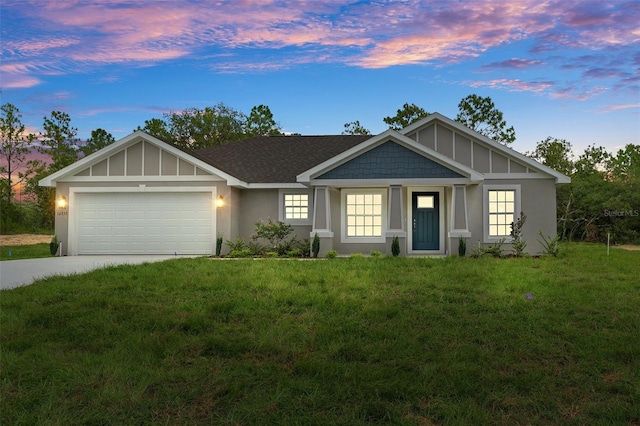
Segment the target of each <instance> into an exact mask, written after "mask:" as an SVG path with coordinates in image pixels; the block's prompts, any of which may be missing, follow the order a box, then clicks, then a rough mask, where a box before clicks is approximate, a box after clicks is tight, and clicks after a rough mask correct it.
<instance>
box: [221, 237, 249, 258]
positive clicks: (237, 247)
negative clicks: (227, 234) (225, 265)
mask: <svg viewBox="0 0 640 426" xmlns="http://www.w3.org/2000/svg"><path fill="white" fill-rule="evenodd" d="M225 244H226V245H227V246H228V247H229V251H230V252H233V251H242V250H244V249H246V248H247V242H246V241H245V240H244V238H242V237H238V238H236V240H235V241H229V240H227V242H226V243H225ZM229 254H231V253H229Z"/></svg>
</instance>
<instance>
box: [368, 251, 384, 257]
mask: <svg viewBox="0 0 640 426" xmlns="http://www.w3.org/2000/svg"><path fill="white" fill-rule="evenodd" d="M369 254H370V255H371V257H382V252H381V251H379V250H371V253H369Z"/></svg>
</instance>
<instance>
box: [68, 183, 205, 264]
mask: <svg viewBox="0 0 640 426" xmlns="http://www.w3.org/2000/svg"><path fill="white" fill-rule="evenodd" d="M75 203H77V209H76V212H77V216H76V218H75V219H74V220H76V221H77V228H76V229H77V244H78V245H77V252H78V254H174V253H177V254H211V252H212V249H213V247H214V244H213V241H214V235H215V221H214V219H215V216H214V215H215V207H214V206H213V201H212V197H211V192H208V193H207V192H135V193H122V192H120V193H79V194H77V195H76V200H75Z"/></svg>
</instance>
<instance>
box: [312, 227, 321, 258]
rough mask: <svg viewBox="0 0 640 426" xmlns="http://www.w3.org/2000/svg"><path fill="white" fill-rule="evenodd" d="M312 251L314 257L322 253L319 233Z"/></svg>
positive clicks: (315, 236) (314, 240) (314, 238)
mask: <svg viewBox="0 0 640 426" xmlns="http://www.w3.org/2000/svg"><path fill="white" fill-rule="evenodd" d="M311 251H312V252H313V257H318V253H319V252H320V237H318V233H317V232H316V234H315V235H314V236H313V244H312V245H311Z"/></svg>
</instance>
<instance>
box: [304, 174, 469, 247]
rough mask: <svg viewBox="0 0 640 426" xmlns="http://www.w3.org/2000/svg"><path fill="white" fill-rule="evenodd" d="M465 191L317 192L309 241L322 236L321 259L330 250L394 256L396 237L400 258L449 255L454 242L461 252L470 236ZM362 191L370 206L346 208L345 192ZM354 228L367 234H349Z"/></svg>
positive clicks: (457, 188) (398, 188)
mask: <svg viewBox="0 0 640 426" xmlns="http://www.w3.org/2000/svg"><path fill="white" fill-rule="evenodd" d="M466 188H467V186H466V185H465V184H451V185H437V186H436V185H424V186H422V185H411V186H408V185H407V186H405V185H390V186H387V187H366V188H364V187H363V188H354V187H349V188H335V187H329V186H322V187H320V186H319V187H315V188H314V203H313V206H314V207H313V209H314V211H313V227H312V230H311V234H310V238H313V237H314V236H315V235H316V233H317V234H318V236H319V237H320V239H321V251H320V254H321V255H323V254H324V253H326V252H327V251H329V250H336V251H337V252H338V253H339V254H344V255H346V254H351V253H362V254H368V253H370V252H371V251H374V250H375V251H380V252H382V253H384V254H388V255H390V254H391V242H392V240H393V238H394V237H398V240H399V242H400V253H401V255H402V256H406V255H409V256H412V255H413V256H432V255H436V256H437V255H448V254H449V253H451V252H452V250H451V246H452V241H453V243H455V244H456V247H457V239H458V238H460V237H465V238H468V237H470V236H471V234H470V232H469V231H468V220H467V217H468V215H467V200H466ZM359 191H361V192H362V194H363V199H364V200H367V201H366V202H365V203H364V204H363V205H362V206H355V207H354V206H351V205H349V206H348V207H347V206H346V205H345V202H344V200H345V197H344V192H347V193H348V194H354V193H356V194H357V193H358V192H359ZM371 194H373V195H371ZM376 194H379V196H376ZM372 200H373V201H372ZM354 224H355V225H356V227H355V228H354V227H353V226H351V225H354ZM347 225H348V226H347ZM360 225H362V228H359V226H360ZM351 229H356V230H358V231H357V232H360V229H364V230H365V231H364V232H365V234H361V235H352V234H349V232H351ZM454 251H455V250H454Z"/></svg>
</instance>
